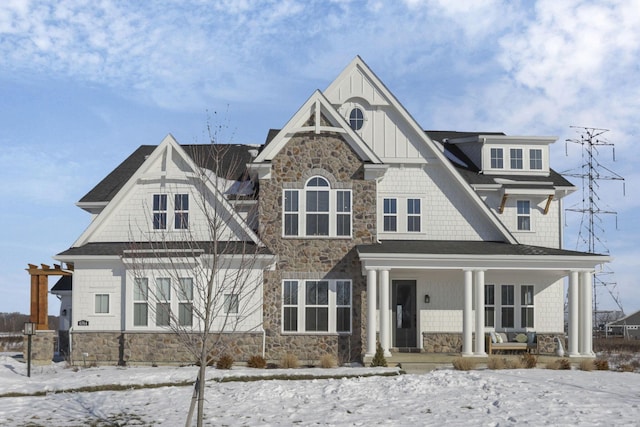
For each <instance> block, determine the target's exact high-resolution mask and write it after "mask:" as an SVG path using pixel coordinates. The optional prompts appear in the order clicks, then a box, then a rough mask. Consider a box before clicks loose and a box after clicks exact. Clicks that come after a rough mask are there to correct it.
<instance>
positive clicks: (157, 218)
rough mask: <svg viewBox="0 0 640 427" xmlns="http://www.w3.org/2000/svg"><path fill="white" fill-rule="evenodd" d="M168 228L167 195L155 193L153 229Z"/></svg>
mask: <svg viewBox="0 0 640 427" xmlns="http://www.w3.org/2000/svg"><path fill="white" fill-rule="evenodd" d="M166 228H167V195H166V194H154V195H153V229H154V230H165V229H166Z"/></svg>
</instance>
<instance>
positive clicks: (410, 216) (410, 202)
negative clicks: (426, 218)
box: [407, 198, 422, 233]
mask: <svg viewBox="0 0 640 427" xmlns="http://www.w3.org/2000/svg"><path fill="white" fill-rule="evenodd" d="M416 203H417V211H418V212H417V213H416V212H415V211H416ZM416 219H417V221H416ZM412 223H415V224H417V226H418V229H417V230H416V229H413V230H412V229H411V228H412V226H411V224H412ZM407 232H408V233H420V232H422V199H416V198H408V199H407Z"/></svg>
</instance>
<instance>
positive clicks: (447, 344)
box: [422, 332, 462, 353]
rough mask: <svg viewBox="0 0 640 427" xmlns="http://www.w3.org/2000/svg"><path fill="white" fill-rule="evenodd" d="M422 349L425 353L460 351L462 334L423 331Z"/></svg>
mask: <svg viewBox="0 0 640 427" xmlns="http://www.w3.org/2000/svg"><path fill="white" fill-rule="evenodd" d="M422 351H424V352H426V353H460V352H461V351H462V334H461V333H437V332H423V333H422Z"/></svg>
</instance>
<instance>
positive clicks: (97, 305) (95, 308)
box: [93, 293, 111, 315]
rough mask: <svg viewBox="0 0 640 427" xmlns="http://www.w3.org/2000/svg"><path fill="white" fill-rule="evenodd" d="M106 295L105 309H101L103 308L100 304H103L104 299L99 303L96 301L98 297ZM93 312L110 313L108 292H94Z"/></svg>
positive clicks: (101, 297)
mask: <svg viewBox="0 0 640 427" xmlns="http://www.w3.org/2000/svg"><path fill="white" fill-rule="evenodd" d="M105 297H106V302H107V307H106V308H107V309H106V311H102V310H101V309H103V307H102V305H103V304H104V301H100V303H98V299H100V300H102V299H103V298H105ZM93 313H94V314H99V315H104V314H111V296H110V295H109V294H108V293H96V294H94V297H93Z"/></svg>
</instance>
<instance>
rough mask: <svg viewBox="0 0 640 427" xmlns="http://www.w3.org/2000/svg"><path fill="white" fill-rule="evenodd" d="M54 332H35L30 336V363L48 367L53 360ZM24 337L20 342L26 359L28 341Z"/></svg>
mask: <svg viewBox="0 0 640 427" xmlns="http://www.w3.org/2000/svg"><path fill="white" fill-rule="evenodd" d="M55 338H56V331H45V330H40V331H36V334H35V335H32V336H31V363H33V364H34V365H48V364H50V363H51V361H52V360H53V349H54V346H55ZM28 339H29V338H28V337H27V336H26V335H25V336H24V338H23V340H22V352H23V354H24V357H25V358H26V357H27V353H28V346H29V341H28Z"/></svg>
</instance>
